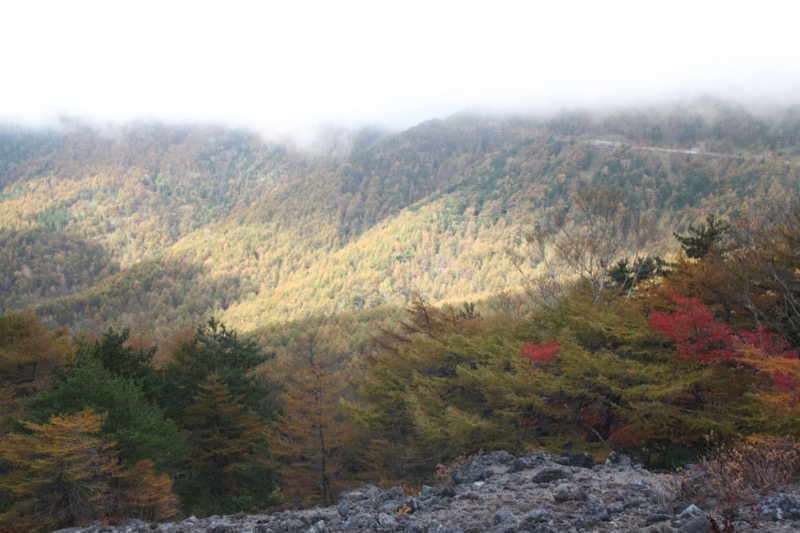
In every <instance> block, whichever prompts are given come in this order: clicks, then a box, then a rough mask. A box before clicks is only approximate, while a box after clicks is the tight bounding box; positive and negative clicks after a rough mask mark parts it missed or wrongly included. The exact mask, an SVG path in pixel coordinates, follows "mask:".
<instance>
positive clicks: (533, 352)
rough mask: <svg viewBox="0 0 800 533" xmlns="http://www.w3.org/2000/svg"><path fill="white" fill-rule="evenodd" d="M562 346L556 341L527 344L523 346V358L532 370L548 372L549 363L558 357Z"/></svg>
mask: <svg viewBox="0 0 800 533" xmlns="http://www.w3.org/2000/svg"><path fill="white" fill-rule="evenodd" d="M560 351H561V346H559V345H558V343H557V342H556V341H554V340H549V341H545V342H539V343H536V342H526V343H525V344H524V345H523V346H522V356H523V357H524V358H525V359H527V363H528V364H529V365H530V366H531V368H536V369H541V370H546V369H547V365H548V363H550V362H551V361H553V360H554V359H556V358H557V357H558V354H559V352H560Z"/></svg>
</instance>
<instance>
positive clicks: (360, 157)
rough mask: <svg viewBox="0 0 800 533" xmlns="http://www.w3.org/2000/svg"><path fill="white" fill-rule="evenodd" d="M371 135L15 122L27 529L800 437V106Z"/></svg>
mask: <svg viewBox="0 0 800 533" xmlns="http://www.w3.org/2000/svg"><path fill="white" fill-rule="evenodd" d="M346 141H347V142H344V141H342V142H339V143H338V144H335V145H330V146H328V149H327V150H321V149H320V150H317V151H316V152H303V151H299V150H296V149H293V148H291V147H286V146H281V145H275V144H270V143H266V142H264V141H263V140H261V139H259V138H258V137H256V136H253V135H250V134H248V133H245V132H237V131H228V130H223V129H217V128H200V127H188V126H187V127H181V128H179V127H169V126H159V125H148V124H136V125H130V126H126V127H119V128H115V129H109V130H97V129H92V128H89V127H87V126H84V125H82V124H80V123H72V122H69V123H65V124H63V125H62V127H61V128H60V129H59V130H53V131H47V132H43V131H31V130H24V129H20V128H12V127H8V128H5V129H4V130H3V131H2V132H0V150H1V151H2V152H0V184H2V190H1V191H0V241H2V247H0V254H2V261H0V286H2V291H0V295H2V300H1V301H0V305H1V306H2V309H0V310H2V311H3V313H2V314H0V396H2V404H1V405H2V412H0V417H1V418H0V432H2V440H0V484H2V486H3V487H4V490H3V491H2V494H0V528H4V529H2V530H3V531H6V530H7V531H16V530H19V531H29V530H48V529H53V528H56V527H62V526H67V525H74V524H80V523H86V522H88V521H91V520H93V519H101V520H108V521H120V520H123V519H124V518H125V517H138V518H142V519H145V520H164V519H168V518H170V517H176V516H180V515H189V514H196V515H198V516H199V515H210V514H219V513H233V512H238V511H251V512H252V511H259V510H268V509H273V508H277V507H279V506H286V507H301V506H310V505H318V504H330V503H331V502H332V501H334V500H335V498H336V495H337V494H338V492H339V491H341V490H342V489H344V488H347V487H351V486H354V485H357V484H359V483H363V482H365V481H370V482H376V483H382V484H391V483H402V484H404V485H405V486H409V487H411V486H414V485H415V484H418V483H422V482H431V481H433V480H434V479H435V478H436V476H437V475H439V474H441V472H443V471H447V470H448V469H449V468H450V467H451V466H452V465H454V464H458V462H459V461H461V460H463V458H464V457H466V456H469V455H470V454H473V453H476V452H478V451H480V450H486V451H489V450H496V449H505V450H508V451H511V452H512V453H520V452H525V451H533V450H540V449H547V450H552V451H563V450H570V449H578V450H581V451H590V452H592V453H594V454H596V455H597V456H598V457H601V456H602V455H603V454H607V453H608V452H610V451H612V450H614V451H620V452H624V453H626V454H629V455H631V456H632V457H634V458H635V459H636V460H637V461H640V462H642V463H644V464H645V465H646V466H648V467H650V468H662V469H675V468H677V467H680V466H681V465H683V464H685V463H687V462H692V461H696V460H697V459H698V458H700V457H702V456H703V454H705V453H707V452H709V451H710V450H712V449H716V448H717V447H719V446H723V445H731V444H734V443H736V442H740V441H743V440H747V441H748V442H775V440H774V439H777V438H796V437H798V433H800V426H798V424H797V415H798V414H800V413H798V405H800V381H798V380H800V363H799V362H798V361H799V359H798V350H799V349H800V274H799V272H800V195H799V194H798V193H799V192H800V191H798V188H800V179H798V175H797V165H798V163H799V162H800V114H798V112H796V111H794V110H784V111H783V112H781V113H774V114H753V113H749V112H747V111H746V110H744V109H741V108H737V107H734V106H732V105H729V104H725V103H722V102H718V101H713V100H703V101H698V102H693V103H691V104H686V105H683V106H678V107H674V108H671V109H670V110H668V111H667V110H664V109H649V110H639V111H625V112H617V113H609V114H605V115H597V114H589V113H569V114H562V115H558V116H553V117H548V118H547V119H544V118H530V117H527V118H522V117H505V118H497V117H480V116H471V115H459V116H454V117H451V118H449V119H447V120H443V121H431V122H427V123H424V124H421V125H419V126H417V127H415V128H413V129H411V130H408V131H405V132H401V133H397V134H389V133H385V132H376V131H364V132H360V133H358V134H354V135H353V136H352V137H351V138H348V139H346ZM748 439H749V440H748Z"/></svg>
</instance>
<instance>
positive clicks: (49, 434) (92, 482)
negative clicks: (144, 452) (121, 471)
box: [0, 410, 117, 530]
mask: <svg viewBox="0 0 800 533" xmlns="http://www.w3.org/2000/svg"><path fill="white" fill-rule="evenodd" d="M104 419H105V416H104V415H98V414H96V413H94V412H92V411H91V410H85V411H81V412H79V413H76V414H74V415H70V416H60V417H56V418H53V419H52V420H51V421H50V422H49V423H47V424H41V425H39V424H34V423H32V422H26V423H24V424H23V425H24V427H25V429H27V430H28V432H29V433H15V434H11V435H8V436H7V437H6V439H5V440H4V441H2V442H0V464H3V465H4V466H5V468H6V469H5V471H4V472H3V474H2V476H0V482H1V484H2V486H3V491H4V492H5V493H6V495H7V496H10V497H12V498H13V503H12V504H11V505H10V507H9V508H8V509H7V510H6V511H5V512H4V513H3V514H2V515H0V522H5V523H9V522H10V523H14V524H17V525H23V526H24V527H26V528H29V529H31V530H35V529H47V528H51V529H52V528H55V527H58V526H67V525H75V524H80V523H83V522H86V521H88V520H92V519H97V518H105V517H107V516H109V515H110V514H111V512H112V510H113V503H114V502H113V500H114V498H113V493H112V483H113V478H114V475H115V474H116V473H117V461H116V459H115V458H114V456H113V454H112V447H113V443H110V442H105V441H103V440H102V439H101V438H100V437H99V434H100V428H101V425H102V423H103V420H104Z"/></svg>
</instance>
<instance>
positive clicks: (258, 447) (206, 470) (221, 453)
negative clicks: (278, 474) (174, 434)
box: [183, 373, 274, 514]
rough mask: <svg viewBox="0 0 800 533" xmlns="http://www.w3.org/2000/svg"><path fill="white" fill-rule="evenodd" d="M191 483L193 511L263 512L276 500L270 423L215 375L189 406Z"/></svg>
mask: <svg viewBox="0 0 800 533" xmlns="http://www.w3.org/2000/svg"><path fill="white" fill-rule="evenodd" d="M183 425H184V427H186V428H187V429H188V430H189V431H190V443H191V446H192V448H191V451H190V452H189V455H188V463H189V467H190V469H191V481H190V483H189V486H188V487H186V493H187V494H186V501H187V502H188V503H189V505H190V507H191V508H192V509H193V511H194V512H200V513H206V514H213V513H216V512H237V511H242V510H244V511H255V510H263V509H265V508H267V507H269V505H271V504H272V503H273V502H272V500H271V499H270V495H271V494H272V491H273V489H274V480H273V474H272V471H271V470H270V468H269V466H268V462H269V456H268V454H267V446H266V444H267V443H266V434H265V424H264V423H263V422H262V421H261V420H259V418H258V417H257V416H256V415H254V414H253V413H251V412H250V411H249V410H247V409H246V408H245V406H244V405H243V404H242V402H241V401H239V400H238V399H237V398H235V397H234V396H233V395H232V394H231V391H230V388H229V387H228V385H227V383H225V381H223V380H222V379H221V378H220V377H219V376H218V375H217V374H216V373H212V374H211V375H210V376H209V377H208V379H206V380H205V381H204V382H203V383H201V384H200V386H199V391H198V393H197V394H196V395H195V397H194V400H193V402H192V404H191V405H190V406H189V407H188V408H187V409H186V413H185V415H184V418H183Z"/></svg>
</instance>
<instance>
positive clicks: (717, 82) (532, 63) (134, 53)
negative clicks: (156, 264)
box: [0, 0, 800, 140]
mask: <svg viewBox="0 0 800 533" xmlns="http://www.w3.org/2000/svg"><path fill="white" fill-rule="evenodd" d="M8 4H9V5H5V6H4V9H3V17H2V21H0V47H1V48H0V49H2V50H3V52H2V53H3V61H2V69H3V83H2V84H0V120H2V121H6V122H7V121H13V122H19V123H24V124H48V123H53V122H54V121H56V120H57V119H58V117H63V116H69V117H78V118H81V119H85V120H89V121H93V122H96V123H120V122H126V121H131V120H161V121H167V122H187V121H189V122H204V123H207V122H211V123H219V124H223V125H232V126H244V127H248V128H251V129H254V130H257V131H258V132H260V133H262V134H264V135H265V136H267V137H273V138H275V137H281V138H285V137H288V136H291V137H294V138H295V139H299V140H303V139H310V138H311V137H313V136H314V135H315V133H316V132H317V131H318V130H319V129H320V128H326V129H330V128H353V127H359V126H366V125H369V126H377V127H382V128H391V129H399V128H406V127H410V126H412V125H414V124H417V123H419V122H421V121H424V120H427V119H431V118H443V117H446V116H448V115H450V114H453V113H456V112H459V111H462V110H465V109H467V110H478V111H482V112H493V111H502V112H509V111H514V112H536V113H548V112H553V111H558V110H562V109H569V108H577V107H580V108H587V107H588V108H603V107H608V106H615V107H619V106H628V105H645V104H650V103H657V102H667V103H669V102H676V101H681V100H686V99H690V98H693V97H695V96H699V95H712V96H718V97H721V98H725V99H729V100H734V101H737V102H743V103H746V104H764V103H766V104H769V103H782V104H785V103H790V102H791V103H793V102H794V100H793V99H794V98H795V95H798V94H800V91H799V89H800V32H798V31H796V29H795V28H794V27H793V26H794V24H795V22H794V18H795V17H794V16H793V15H794V13H789V12H788V9H789V8H788V6H789V5H790V4H789V3H787V2H783V1H772V0H768V1H762V2H759V3H754V4H749V5H747V6H742V5H740V4H739V3H731V2H702V3H701V2H696V1H695V2H682V1H672V2H662V3H658V4H656V3H652V2H641V1H639V2H634V1H630V2H626V1H606V2H601V1H597V0H594V1H561V2H546V4H558V5H548V7H542V6H541V4H545V2H523V1H519V2H516V1H514V2H512V1H504V0H493V1H492V2H469V1H459V2H455V1H452V2H451V1H443V2H434V1H433V0H426V1H417V0H406V1H403V2H376V1H355V0H340V1H338V2H330V1H328V2H323V1H303V0H291V1H288V0H287V1H285V2H283V1H280V2H279V1H269V2H250V1H236V0H234V1H231V0H229V1H226V2H224V3H223V2H214V3H212V2H204V1H193V2H188V1H187V2H185V1H169V2H163V1H160V2H155V1H150V0H143V1H137V2H126V3H125V4H124V5H122V2H107V1H80V0H78V1H75V0H73V1H70V2H62V1H36V0H26V1H25V2H9V3H8Z"/></svg>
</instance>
